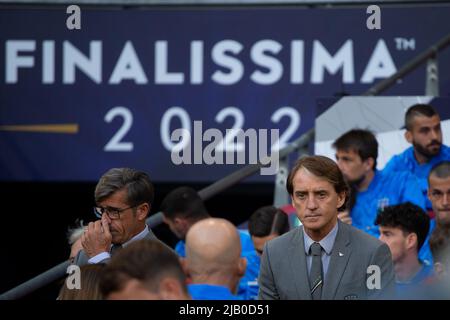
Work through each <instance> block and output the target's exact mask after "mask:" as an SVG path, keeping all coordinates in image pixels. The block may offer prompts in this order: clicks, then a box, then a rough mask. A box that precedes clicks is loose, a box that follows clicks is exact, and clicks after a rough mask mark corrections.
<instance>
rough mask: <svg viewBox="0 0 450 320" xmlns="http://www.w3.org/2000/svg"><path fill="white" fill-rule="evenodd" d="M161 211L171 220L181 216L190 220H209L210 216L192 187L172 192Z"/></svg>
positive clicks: (162, 205)
mask: <svg viewBox="0 0 450 320" xmlns="http://www.w3.org/2000/svg"><path fill="white" fill-rule="evenodd" d="M161 211H162V212H163V214H164V216H165V217H166V218H169V219H174V218H175V217H178V216H181V217H184V218H190V219H194V220H197V219H203V218H208V217H209V214H208V211H207V210H206V207H205V205H204V203H203V200H202V199H201V198H200V196H199V194H198V193H197V191H195V190H194V189H192V188H190V187H179V188H176V189H174V190H172V191H171V192H170V193H169V194H168V195H167V196H166V197H165V198H164V200H163V201H162V203H161Z"/></svg>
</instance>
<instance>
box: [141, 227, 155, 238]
mask: <svg viewBox="0 0 450 320" xmlns="http://www.w3.org/2000/svg"><path fill="white" fill-rule="evenodd" d="M144 239H146V240H155V239H157V238H156V236H155V234H154V233H153V231H152V229H150V227H148V233H147V234H146V235H145V237H144Z"/></svg>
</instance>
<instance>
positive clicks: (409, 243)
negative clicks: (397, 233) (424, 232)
mask: <svg viewBox="0 0 450 320" xmlns="http://www.w3.org/2000/svg"><path fill="white" fill-rule="evenodd" d="M417 241H418V238H417V234H416V233H415V232H411V233H410V234H408V235H407V236H406V248H407V249H411V248H413V247H418V246H419V244H418V242H417Z"/></svg>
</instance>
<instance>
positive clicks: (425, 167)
mask: <svg viewBox="0 0 450 320" xmlns="http://www.w3.org/2000/svg"><path fill="white" fill-rule="evenodd" d="M442 161H450V147H447V146H446V145H442V146H441V150H440V152H439V153H438V154H437V155H436V156H434V157H433V158H431V159H430V161H428V162H427V163H424V164H419V163H418V162H417V160H416V157H415V156H414V148H413V147H409V148H408V149H406V150H405V151H403V152H402V153H400V154H398V155H395V156H393V157H392V158H391V160H389V162H388V163H387V164H386V166H385V167H384V169H383V172H386V173H389V174H391V173H393V172H401V171H408V172H410V173H412V174H413V175H415V176H416V177H417V178H418V179H419V182H420V186H421V188H422V192H423V193H424V195H425V197H426V194H427V189H428V175H429V174H430V171H431V168H433V167H434V166H435V165H436V164H438V163H440V162H442ZM426 209H427V210H430V209H431V202H430V201H429V200H428V198H426Z"/></svg>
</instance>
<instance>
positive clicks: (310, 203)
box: [306, 196, 317, 210]
mask: <svg viewBox="0 0 450 320" xmlns="http://www.w3.org/2000/svg"><path fill="white" fill-rule="evenodd" d="M306 208H307V209H309V210H314V209H316V208H317V200H316V199H315V197H313V196H310V197H308V199H307V200H306Z"/></svg>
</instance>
